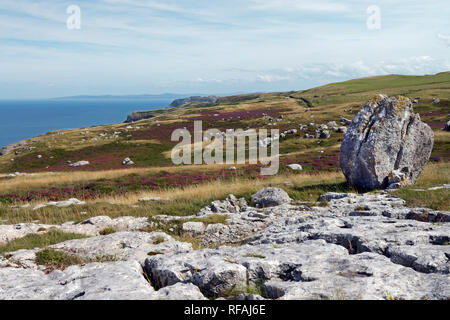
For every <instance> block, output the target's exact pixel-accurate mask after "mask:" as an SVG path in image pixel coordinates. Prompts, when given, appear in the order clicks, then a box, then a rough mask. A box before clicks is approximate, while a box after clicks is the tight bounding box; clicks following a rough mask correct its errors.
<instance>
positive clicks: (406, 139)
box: [340, 95, 434, 190]
mask: <svg viewBox="0 0 450 320" xmlns="http://www.w3.org/2000/svg"><path fill="white" fill-rule="evenodd" d="M433 141H434V134H433V131H432V130H431V128H430V127H429V126H428V125H427V124H425V123H423V122H422V121H421V120H420V116H419V115H418V114H415V113H414V111H413V108H412V103H411V101H410V100H409V99H408V98H405V97H398V98H393V97H387V96H384V95H378V96H376V97H374V98H373V99H372V100H370V101H369V102H368V103H367V104H366V105H365V106H364V107H363V108H362V109H361V111H360V112H358V114H357V115H356V116H355V118H354V119H353V120H352V122H351V124H350V126H349V127H348V130H347V133H346V134H345V136H344V140H343V141H342V145H341V160H340V161H341V169H342V171H343V173H344V175H345V177H346V178H347V181H348V182H349V183H351V184H352V185H354V186H358V187H362V188H364V189H368V190H372V189H376V188H387V187H389V179H390V177H392V175H393V171H394V170H395V171H396V170H398V171H400V172H401V173H403V174H404V180H402V181H401V185H410V184H414V183H415V181H416V179H417V178H418V176H419V175H420V173H421V172H422V170H423V168H424V166H425V164H426V163H427V162H428V159H429V158H430V154H431V151H432V149H433Z"/></svg>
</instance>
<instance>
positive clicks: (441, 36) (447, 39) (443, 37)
mask: <svg viewBox="0 0 450 320" xmlns="http://www.w3.org/2000/svg"><path fill="white" fill-rule="evenodd" d="M437 37H438V39H440V40H442V41H443V42H444V43H446V44H447V46H450V35H446V34H442V33H438V34H437Z"/></svg>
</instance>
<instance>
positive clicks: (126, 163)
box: [122, 158, 134, 166]
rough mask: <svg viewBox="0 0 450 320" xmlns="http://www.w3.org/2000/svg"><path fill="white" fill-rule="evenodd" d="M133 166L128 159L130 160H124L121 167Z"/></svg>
mask: <svg viewBox="0 0 450 320" xmlns="http://www.w3.org/2000/svg"><path fill="white" fill-rule="evenodd" d="M133 164H134V162H133V161H132V160H131V159H130V158H125V159H124V160H123V161H122V165H123V166H131V165H133Z"/></svg>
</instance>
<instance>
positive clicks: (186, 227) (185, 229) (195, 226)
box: [181, 222, 206, 237]
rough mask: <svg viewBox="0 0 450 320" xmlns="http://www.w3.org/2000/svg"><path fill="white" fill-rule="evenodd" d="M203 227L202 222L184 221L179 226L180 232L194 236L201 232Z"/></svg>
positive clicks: (203, 229) (203, 230)
mask: <svg viewBox="0 0 450 320" xmlns="http://www.w3.org/2000/svg"><path fill="white" fill-rule="evenodd" d="M205 229H206V227H205V224H204V223H203V222H185V223H183V226H182V227H181V233H182V234H188V235H190V236H193V237H194V236H199V235H201V234H203V233H204V232H205Z"/></svg>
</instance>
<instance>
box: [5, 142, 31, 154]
mask: <svg viewBox="0 0 450 320" xmlns="http://www.w3.org/2000/svg"><path fill="white" fill-rule="evenodd" d="M26 144H27V140H22V141H19V142H15V143H12V144H9V145H7V146H4V147H2V148H0V156H3V155H5V154H8V153H10V152H11V151H12V150H14V149H16V148H19V147H23V146H25V145H26Z"/></svg>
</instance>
